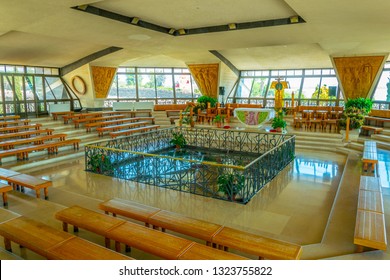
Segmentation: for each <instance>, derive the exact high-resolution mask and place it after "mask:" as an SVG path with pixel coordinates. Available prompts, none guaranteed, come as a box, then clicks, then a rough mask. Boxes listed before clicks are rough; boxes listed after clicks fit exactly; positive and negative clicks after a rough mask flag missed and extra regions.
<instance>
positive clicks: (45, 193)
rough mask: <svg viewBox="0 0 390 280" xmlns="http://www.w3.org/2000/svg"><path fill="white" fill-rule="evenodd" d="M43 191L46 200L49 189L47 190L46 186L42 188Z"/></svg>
mask: <svg viewBox="0 0 390 280" xmlns="http://www.w3.org/2000/svg"><path fill="white" fill-rule="evenodd" d="M43 193H44V195H45V199H46V200H48V199H49V190H48V188H44V189H43Z"/></svg>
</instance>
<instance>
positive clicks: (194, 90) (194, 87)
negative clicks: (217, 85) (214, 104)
mask: <svg viewBox="0 0 390 280" xmlns="http://www.w3.org/2000/svg"><path fill="white" fill-rule="evenodd" d="M191 82H192V96H193V98H194V100H197V99H198V98H199V97H201V96H202V93H201V92H200V90H199V88H198V85H197V84H196V82H195V80H194V79H193V78H192V76H191Z"/></svg>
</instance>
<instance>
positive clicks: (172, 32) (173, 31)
mask: <svg viewBox="0 0 390 280" xmlns="http://www.w3.org/2000/svg"><path fill="white" fill-rule="evenodd" d="M175 31H176V29H175V28H171V29H169V31H168V33H169V34H171V35H173V34H175Z"/></svg>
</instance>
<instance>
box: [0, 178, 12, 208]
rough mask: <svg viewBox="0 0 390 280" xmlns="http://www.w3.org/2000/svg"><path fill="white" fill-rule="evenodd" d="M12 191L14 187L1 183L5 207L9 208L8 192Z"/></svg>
mask: <svg viewBox="0 0 390 280" xmlns="http://www.w3.org/2000/svg"><path fill="white" fill-rule="evenodd" d="M9 191H12V186H10V185H7V184H3V183H0V193H1V195H2V196H3V205H4V206H8V196H7V192H9Z"/></svg>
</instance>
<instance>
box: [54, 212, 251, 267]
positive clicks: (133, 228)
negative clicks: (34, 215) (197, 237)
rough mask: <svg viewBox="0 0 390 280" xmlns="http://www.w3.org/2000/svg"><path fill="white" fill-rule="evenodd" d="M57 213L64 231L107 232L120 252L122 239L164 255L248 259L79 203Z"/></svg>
mask: <svg viewBox="0 0 390 280" xmlns="http://www.w3.org/2000/svg"><path fill="white" fill-rule="evenodd" d="M55 217H56V218H57V219H58V220H60V221H62V223H63V229H64V230H65V231H67V230H68V224H70V225H73V226H74V229H75V230H76V231H78V229H79V228H83V229H86V230H88V231H91V232H94V233H96V234H99V235H102V236H104V238H105V244H106V246H109V245H110V240H114V241H115V249H116V251H117V252H120V251H121V246H120V245H121V243H123V244H125V245H126V246H129V247H134V248H137V249H139V250H142V251H144V252H146V253H149V254H152V255H156V256H158V257H160V258H163V259H171V260H175V259H189V258H191V259H210V260H216V259H230V260H240V259H241V260H243V259H246V258H244V257H241V256H238V255H235V254H231V253H228V252H223V251H220V252H218V250H216V249H213V248H211V247H207V246H205V245H201V244H197V245H196V244H194V243H195V242H193V241H190V240H187V239H184V238H181V237H178V236H174V235H171V234H167V233H164V232H160V231H157V230H153V229H151V228H148V227H144V226H141V225H138V224H135V223H132V222H129V221H125V220H121V219H118V218H115V217H110V216H108V215H105V214H102V213H98V212H95V211H92V210H88V209H85V208H82V207H80V206H72V207H69V208H67V209H64V210H61V211H59V212H57V213H56V215H55Z"/></svg>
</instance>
